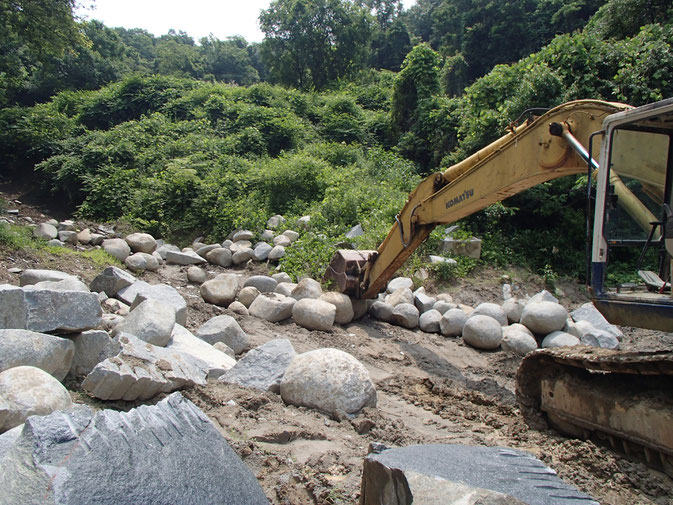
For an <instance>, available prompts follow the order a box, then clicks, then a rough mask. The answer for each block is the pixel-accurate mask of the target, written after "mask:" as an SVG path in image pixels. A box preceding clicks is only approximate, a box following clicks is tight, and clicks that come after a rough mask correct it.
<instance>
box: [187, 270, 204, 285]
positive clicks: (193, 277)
mask: <svg viewBox="0 0 673 505" xmlns="http://www.w3.org/2000/svg"><path fill="white" fill-rule="evenodd" d="M207 278H208V276H207V274H206V271H205V270H204V269H203V268H200V267H197V266H191V267H189V268H188V269H187V280H188V281H189V282H193V283H194V284H203V283H204V282H206V279H207Z"/></svg>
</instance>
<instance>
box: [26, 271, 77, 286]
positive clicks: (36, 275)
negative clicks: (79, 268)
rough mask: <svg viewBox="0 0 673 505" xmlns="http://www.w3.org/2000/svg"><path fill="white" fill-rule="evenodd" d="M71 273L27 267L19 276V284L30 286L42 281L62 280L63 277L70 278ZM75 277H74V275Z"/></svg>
mask: <svg viewBox="0 0 673 505" xmlns="http://www.w3.org/2000/svg"><path fill="white" fill-rule="evenodd" d="M73 277H74V276H73V275H70V274H66V273H65V272H59V271H58V270H41V269H34V268H29V269H28V270H24V271H23V273H22V274H21V275H20V276H19V286H21V287H23V286H30V285H33V284H37V283H38V282H44V281H62V280H64V279H71V278H73ZM75 278H76V277H75Z"/></svg>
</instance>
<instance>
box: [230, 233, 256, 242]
mask: <svg viewBox="0 0 673 505" xmlns="http://www.w3.org/2000/svg"><path fill="white" fill-rule="evenodd" d="M254 236H255V234H254V232H252V231H250V230H238V231H237V232H236V233H234V236H233V237H232V240H233V241H234V242H237V241H239V240H252V238H253V237H254Z"/></svg>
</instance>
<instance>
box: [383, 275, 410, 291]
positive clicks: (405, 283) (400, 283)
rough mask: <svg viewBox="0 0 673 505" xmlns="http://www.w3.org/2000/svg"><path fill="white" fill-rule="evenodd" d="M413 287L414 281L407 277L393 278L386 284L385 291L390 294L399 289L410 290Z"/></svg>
mask: <svg viewBox="0 0 673 505" xmlns="http://www.w3.org/2000/svg"><path fill="white" fill-rule="evenodd" d="M413 287H414V281H412V280H411V279H410V278H409V277H395V278H394V279H391V280H390V282H388V286H387V287H386V291H387V292H388V293H392V292H393V291H396V290H398V289H400V288H406V289H408V290H411V288H413Z"/></svg>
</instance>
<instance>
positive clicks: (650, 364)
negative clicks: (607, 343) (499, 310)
mask: <svg viewBox="0 0 673 505" xmlns="http://www.w3.org/2000/svg"><path fill="white" fill-rule="evenodd" d="M516 383H517V390H516V395H517V401H518V402H519V405H520V406H521V410H522V413H523V415H524V417H525V418H526V419H527V421H528V422H529V424H531V425H534V424H535V422H536V421H537V420H538V419H539V416H540V414H543V415H544V416H546V418H547V420H548V421H549V424H551V425H552V426H553V427H554V428H556V429H557V430H559V431H561V432H564V433H566V434H568V435H571V436H574V437H578V438H583V439H591V440H594V441H596V442H598V443H601V444H602V445H607V446H609V447H611V448H612V449H613V450H615V451H617V452H621V453H623V454H625V455H626V456H628V457H633V458H636V459H641V460H643V461H645V462H646V463H648V464H649V465H650V466H653V467H655V468H657V469H660V470H663V471H664V472H666V473H667V474H668V475H670V476H672V477H673V352H671V351H660V352H642V353H639V352H623V351H611V350H608V349H600V348H596V347H581V346H578V347H566V348H558V349H542V350H539V351H535V352H533V353H530V354H528V355H527V356H526V357H525V358H524V360H523V361H522V362H521V365H520V366H519V369H518V371H517V374H516Z"/></svg>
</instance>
